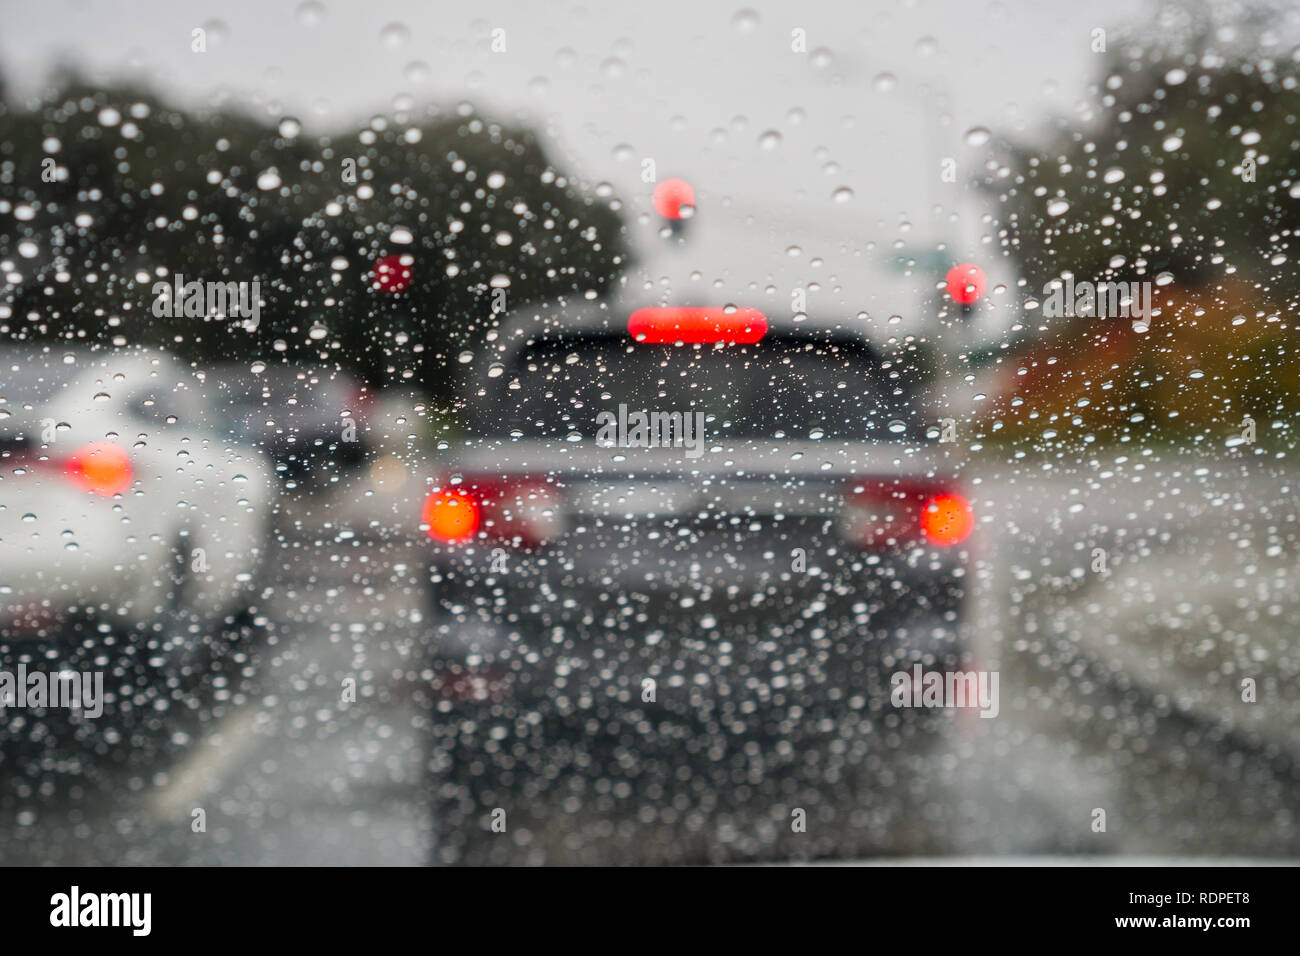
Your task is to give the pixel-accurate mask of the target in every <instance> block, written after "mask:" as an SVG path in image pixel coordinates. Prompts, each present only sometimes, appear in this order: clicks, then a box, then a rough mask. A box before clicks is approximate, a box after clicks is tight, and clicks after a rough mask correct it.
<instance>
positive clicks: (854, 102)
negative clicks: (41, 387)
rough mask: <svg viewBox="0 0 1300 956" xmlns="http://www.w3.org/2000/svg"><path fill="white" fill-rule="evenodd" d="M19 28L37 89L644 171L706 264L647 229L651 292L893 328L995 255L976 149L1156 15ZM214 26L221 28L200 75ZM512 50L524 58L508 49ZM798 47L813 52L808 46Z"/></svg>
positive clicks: (1033, 9)
mask: <svg viewBox="0 0 1300 956" xmlns="http://www.w3.org/2000/svg"><path fill="white" fill-rule="evenodd" d="M3 7H4V13H3V18H2V21H0V22H3V23H4V29H3V31H0V69H3V71H4V72H5V74H6V75H7V77H8V78H9V81H10V83H11V85H12V86H14V87H15V88H17V90H19V91H23V92H30V91H32V90H35V89H37V88H38V86H39V83H40V80H41V79H42V77H44V76H46V75H48V73H49V71H50V70H51V68H52V67H53V66H54V65H55V64H56V63H58V62H59V61H60V60H62V61H66V62H70V63H72V64H74V65H76V66H78V67H80V68H81V69H83V70H84V71H86V72H88V73H89V74H90V75H91V76H92V78H110V77H115V76H117V77H120V76H125V75H134V76H136V77H137V78H139V77H143V78H146V79H148V80H150V81H151V82H152V83H153V84H154V85H155V86H157V88H158V89H159V90H160V91H162V92H163V95H165V96H166V97H169V98H172V99H174V100H178V101H184V102H188V103H198V104H202V103H212V102H217V101H222V100H224V101H227V102H229V101H231V100H233V101H235V102H238V103H242V104H244V105H245V106H246V107H247V108H248V109H250V110H253V111H256V112H260V113H262V114H263V115H265V116H267V117H270V118H272V119H279V118H280V117H281V116H283V115H286V114H288V115H294V116H297V117H299V118H300V119H301V120H302V121H303V122H304V124H305V126H306V127H307V128H308V130H311V129H313V128H315V129H319V130H324V129H334V130H338V129H341V128H343V129H346V128H351V127H354V126H356V125H357V124H358V123H364V122H365V121H366V120H367V119H368V118H369V117H370V116H371V115H372V114H374V113H377V112H383V113H391V112H392V111H393V110H394V108H395V105H397V106H401V105H402V103H401V98H402V97H407V98H409V99H410V100H412V101H413V102H415V103H425V102H428V101H436V102H439V103H446V104H455V103H456V102H458V101H461V100H468V101H471V102H473V103H474V104H475V105H476V106H479V107H480V108H483V109H485V110H487V111H488V112H489V113H490V114H494V115H498V116H503V117H508V118H512V119H522V120H525V121H528V122H530V123H532V124H533V125H535V126H537V127H539V128H540V129H541V130H542V131H543V132H544V135H545V137H546V139H547V141H548V142H549V143H550V145H551V147H552V149H553V150H554V153H555V156H556V158H557V160H558V161H560V162H561V163H563V164H565V165H566V166H568V167H569V168H571V169H575V170H576V171H578V173H579V174H580V175H581V176H582V177H583V178H584V179H586V180H587V181H588V183H589V184H591V185H594V184H596V183H598V182H602V181H603V182H608V183H610V184H612V186H613V187H614V189H615V191H616V192H617V194H618V195H620V196H622V197H624V198H625V199H626V200H627V202H628V206H629V208H630V209H632V210H633V211H634V212H639V213H645V212H647V211H648V209H649V203H648V192H649V187H647V186H645V185H643V184H642V183H641V182H640V178H639V173H640V169H641V162H642V160H643V159H645V158H653V159H654V161H655V164H656V168H657V173H658V175H659V176H660V177H661V178H664V177H667V176H682V177H684V178H686V179H688V180H689V181H690V182H691V183H692V184H693V185H694V186H695V188H696V189H697V193H698V202H699V210H700V211H699V215H698V216H697V218H696V221H695V222H694V223H692V236H691V246H690V248H689V254H688V255H687V256H686V257H683V256H681V255H664V254H663V249H664V244H663V243H662V242H661V241H656V237H655V234H654V227H653V224H652V221H651V219H650V217H648V216H647V217H646V221H645V223H644V224H641V225H638V226H637V227H636V229H637V241H638V243H639V245H640V247H641V248H642V250H643V256H644V258H645V260H646V263H647V264H646V267H645V268H646V269H648V270H649V275H650V277H651V278H655V277H658V276H660V275H665V276H672V277H673V278H674V279H675V280H676V281H677V282H679V283H683V282H690V281H691V280H690V279H689V278H688V276H689V273H690V272H692V271H694V270H700V271H701V279H700V280H697V284H698V283H703V284H704V285H707V284H709V283H711V282H713V281H715V280H716V281H719V282H721V284H722V286H723V295H724V297H727V296H732V295H734V296H735V297H737V298H741V297H744V296H746V295H748V296H751V297H752V296H753V295H754V294H755V293H756V290H757V293H758V294H763V293H762V290H763V289H764V288H765V287H767V286H769V285H770V286H772V287H773V288H774V289H776V290H778V291H776V292H772V293H767V294H768V295H772V296H776V297H777V298H779V299H780V300H781V301H783V302H785V303H786V304H788V302H789V289H790V288H791V287H792V286H794V285H802V284H807V283H808V282H812V281H816V282H820V283H821V284H822V288H823V290H827V291H825V292H823V293H820V294H822V295H831V296H833V297H834V298H836V300H837V302H838V303H839V304H840V305H843V306H846V307H850V308H853V309H854V311H856V309H857V308H859V307H861V308H868V309H870V310H871V311H873V313H874V312H875V311H877V310H879V311H883V312H889V311H896V310H897V311H903V310H906V309H909V305H908V303H906V302H904V301H902V300H898V301H897V302H896V301H895V300H896V299H897V294H896V293H895V292H894V291H887V292H882V291H881V290H882V289H886V288H892V287H891V286H890V283H891V282H893V281H896V280H891V279H890V278H889V277H888V275H887V272H888V270H885V272H883V273H882V272H881V269H882V264H883V263H885V262H887V260H888V259H889V258H890V257H891V256H892V250H891V248H890V246H891V244H892V243H894V242H896V241H898V240H903V241H906V242H908V243H910V244H913V245H914V246H916V247H920V248H924V247H926V246H928V245H931V244H932V243H934V242H935V241H939V240H945V239H946V240H947V241H949V242H951V243H952V244H953V246H954V250H955V251H959V252H960V258H969V259H978V258H980V256H981V254H983V255H984V256H986V257H987V255H988V247H987V245H985V247H984V248H983V250H981V247H980V239H981V237H982V236H986V235H987V233H988V229H987V226H985V225H983V224H981V222H980V221H979V217H980V213H981V212H984V211H986V210H987V202H988V201H987V199H985V198H983V197H980V196H977V195H975V194H974V193H973V192H972V191H971V190H970V189H969V188H967V187H966V186H965V185H964V183H965V181H966V180H967V179H968V178H969V177H970V176H973V175H974V174H975V172H976V171H977V170H978V169H979V168H980V166H981V165H982V163H983V162H984V160H985V159H986V158H987V156H988V155H989V150H990V148H991V144H989V143H982V142H980V139H981V138H980V137H979V136H978V135H976V136H974V137H969V139H970V140H971V142H969V143H968V142H967V140H968V137H967V135H966V134H967V131H969V130H972V129H975V128H979V127H983V128H987V129H990V130H993V131H994V132H995V133H1013V134H1015V133H1019V134H1020V135H1025V134H1026V132H1027V131H1032V129H1033V128H1034V127H1036V126H1038V125H1041V124H1042V123H1043V122H1044V121H1045V119H1046V118H1047V117H1049V116H1050V115H1052V114H1058V115H1068V114H1069V113H1071V112H1072V110H1073V107H1074V105H1075V104H1076V103H1077V102H1078V101H1079V100H1080V99H1081V98H1082V97H1083V96H1084V93H1085V91H1086V88H1087V85H1088V84H1089V83H1090V82H1092V81H1094V80H1095V79H1096V78H1097V74H1096V71H1097V69H1098V60H1099V58H1098V57H1097V56H1096V55H1095V54H1094V53H1092V51H1091V49H1090V43H1091V34H1092V31H1093V30H1094V29H1096V28H1099V27H1100V28H1104V29H1107V30H1108V33H1109V35H1110V37H1111V42H1114V41H1115V39H1117V38H1118V36H1120V35H1122V34H1123V33H1124V31H1125V30H1126V29H1128V28H1130V27H1131V25H1132V24H1134V23H1135V22H1137V23H1142V22H1143V21H1144V20H1145V19H1146V17H1147V16H1149V11H1150V6H1149V5H1148V4H1146V3H1143V2H1134V0H1091V2H1088V3H1062V2H1050V3H1049V2H1037V0H1023V2H1022V0H995V2H979V0H954V2H940V3H922V2H898V3H892V2H879V3H871V2H843V3H840V2H820V3H819V2H797V3H796V2H785V3H781V4H773V3H767V4H760V3H753V4H746V3H744V2H740V3H735V4H718V3H703V2H698V0H687V2H682V0H666V2H659V0H656V2H647V3H631V2H618V3H613V2H611V3H608V4H597V3H585V4H584V3H552V2H545V3H542V2H531V3H524V2H519V3H506V2H473V3H446V2H437V3H431V2H385V0H367V2H364V3H359V2H355V3H343V2H338V0H333V2H311V3H306V4H304V3H300V2H297V0H288V2H275V0H222V2H220V3H215V2H214V3H189V2H160V3H154V2H133V3H129V4H127V3H98V2H90V0H43V2H40V3H31V2H22V3H19V2H13V0H4V3H3ZM745 11H752V12H745ZM196 26H203V27H206V29H207V30H208V40H209V45H208V51H207V52H206V53H205V54H202V55H199V54H195V53H193V52H192V51H191V49H190V44H191V31H192V30H193V29H194V28H195V27H196ZM497 29H500V30H504V31H505V32H504V44H505V50H504V52H493V50H492V41H493V31H494V30H497ZM796 29H798V30H803V31H805V33H806V38H807V40H806V49H807V52H806V53H798V52H795V51H793V50H792V49H791V46H792V31H794V30H796ZM500 37H501V35H500V34H498V38H500ZM770 133H775V134H776V136H775V137H774V136H771V135H767V136H765V134H770ZM765 147H770V148H765ZM939 157H952V158H953V159H955V160H956V161H957V164H958V167H957V168H958V178H959V183H958V184H956V185H949V184H945V183H943V182H942V181H941V180H940V177H939V167H938V158H939ZM936 205H937V206H939V207H941V212H939V213H937V214H936V213H935V212H934V208H933V207H934V206H936ZM796 250H797V252H796ZM818 260H820V262H818ZM836 287H840V291H839V292H838V293H832V292H831V291H830V290H833V289H835V288H836ZM912 311H915V310H914V309H913V310H912ZM911 318H912V317H911V316H908V319H909V321H910V319H911Z"/></svg>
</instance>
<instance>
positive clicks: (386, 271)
mask: <svg viewBox="0 0 1300 956" xmlns="http://www.w3.org/2000/svg"><path fill="white" fill-rule="evenodd" d="M414 264H415V260H414V259H413V258H412V257H411V256H384V257H383V258H382V259H377V260H375V279H374V288H375V289H376V290H378V291H379V292H387V293H389V294H390V295H396V294H397V293H399V292H403V291H405V290H406V287H407V286H409V285H410V284H411V266H412V265H414Z"/></svg>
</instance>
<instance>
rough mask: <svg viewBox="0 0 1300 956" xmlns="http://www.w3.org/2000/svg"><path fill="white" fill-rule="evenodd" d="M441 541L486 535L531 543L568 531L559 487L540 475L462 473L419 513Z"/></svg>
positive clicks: (496, 539) (523, 544)
mask: <svg viewBox="0 0 1300 956" xmlns="http://www.w3.org/2000/svg"><path fill="white" fill-rule="evenodd" d="M421 519H422V521H423V523H424V525H425V526H426V527H427V529H428V534H429V537H431V538H434V539H435V540H438V541H445V542H448V543H454V542H458V541H470V540H475V539H478V540H482V541H487V542H500V543H503V544H509V545H512V546H514V547H523V548H533V547H537V546H539V545H542V544H545V543H546V542H548V541H551V540H553V539H554V538H556V537H557V536H559V535H560V534H561V533H562V532H563V530H564V499H563V494H562V492H561V491H560V489H558V488H556V487H555V485H553V484H551V483H550V482H547V481H546V480H545V479H541V478H527V477H524V478H505V479H503V478H491V477H470V476H466V477H464V478H463V479H462V480H461V481H460V482H458V483H457V484H455V485H450V484H448V485H446V486H445V487H442V488H438V489H435V490H434V492H433V493H432V494H430V495H429V497H428V498H426V499H425V502H424V510H423V513H422V515H421Z"/></svg>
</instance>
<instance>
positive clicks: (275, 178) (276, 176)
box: [257, 167, 280, 192]
mask: <svg viewBox="0 0 1300 956" xmlns="http://www.w3.org/2000/svg"><path fill="white" fill-rule="evenodd" d="M257 188H258V189H260V190H262V192H269V191H270V190H272V189H279V188H280V173H279V172H278V171H277V170H276V169H275V167H272V168H270V169H267V170H263V171H262V172H261V173H260V174H259V175H258V177H257Z"/></svg>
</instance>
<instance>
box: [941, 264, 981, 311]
mask: <svg viewBox="0 0 1300 956" xmlns="http://www.w3.org/2000/svg"><path fill="white" fill-rule="evenodd" d="M947 282H948V295H950V296H952V300H953V301H954V302H956V303H957V304H958V305H973V304H975V303H976V302H978V301H979V299H980V296H982V295H983V294H984V286H985V280H984V270H983V269H981V268H980V267H979V266H975V265H971V264H970V263H969V262H963V263H961V264H960V265H955V266H953V267H952V268H951V269H949V270H948V277H947Z"/></svg>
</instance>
